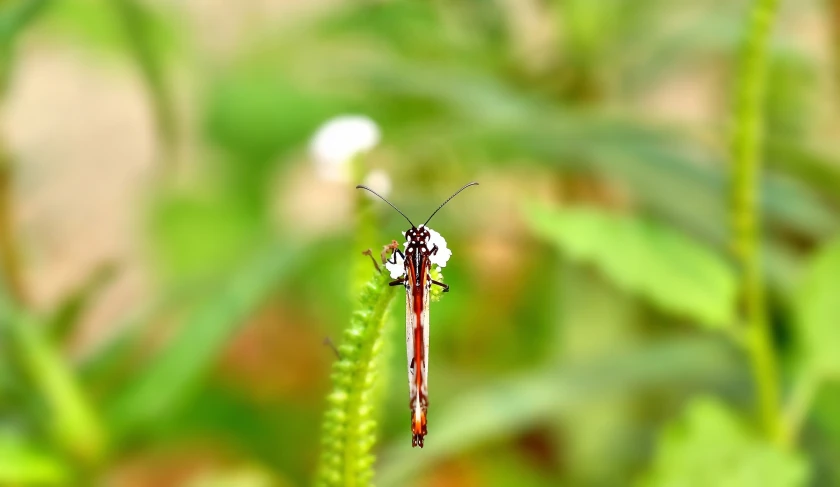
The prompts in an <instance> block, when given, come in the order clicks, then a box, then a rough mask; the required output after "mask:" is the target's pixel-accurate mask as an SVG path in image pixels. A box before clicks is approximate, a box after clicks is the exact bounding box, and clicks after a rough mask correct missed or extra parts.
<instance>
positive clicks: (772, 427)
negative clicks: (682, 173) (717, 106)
mask: <svg viewBox="0 0 840 487" xmlns="http://www.w3.org/2000/svg"><path fill="white" fill-rule="evenodd" d="M776 9H777V0H755V1H754V2H753V6H752V10H751V14H750V21H749V24H748V29H747V38H746V42H745V43H744V47H743V52H742V54H741V59H740V67H741V69H740V73H739V77H738V80H737V91H736V100H735V101H736V106H735V131H734V134H733V141H732V159H733V160H732V164H733V170H734V183H733V207H732V211H733V225H734V251H735V255H736V258H737V260H738V262H739V264H740V267H741V269H740V271H741V282H742V292H743V312H744V321H745V322H746V326H747V332H746V338H747V350H748V353H749V355H750V360H751V363H752V370H753V375H754V379H755V383H756V388H757V390H758V407H759V412H760V418H761V423H762V428H763V430H764V432H765V434H766V436H767V437H768V438H771V439H777V434H778V425H779V390H778V383H777V380H778V373H777V366H776V356H775V352H774V350H773V346H772V341H771V337H770V331H769V321H768V319H767V312H766V306H765V296H764V283H763V277H762V273H761V254H760V248H759V240H760V229H759V214H758V213H759V205H758V199H759V195H758V188H759V170H760V166H761V163H760V148H761V139H762V126H763V113H762V106H763V102H764V94H765V88H766V84H767V50H768V43H769V38H770V33H771V27H772V25H773V20H774V18H775V14H776Z"/></svg>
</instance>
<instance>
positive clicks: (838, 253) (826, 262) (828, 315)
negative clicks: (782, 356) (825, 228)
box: [794, 240, 840, 378]
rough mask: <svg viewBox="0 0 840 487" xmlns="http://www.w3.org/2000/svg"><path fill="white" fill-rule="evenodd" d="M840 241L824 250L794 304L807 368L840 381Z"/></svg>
mask: <svg viewBox="0 0 840 487" xmlns="http://www.w3.org/2000/svg"><path fill="white" fill-rule="evenodd" d="M838 296H840V241H839V240H834V241H832V242H830V243H828V244H826V245H825V247H823V248H822V249H821V250H820V251H819V253H817V254H816V255H815V256H814V257H813V258H812V259H811V261H810V263H809V265H808V267H807V269H806V270H805V273H804V276H803V279H802V282H801V284H800V286H799V289H798V292H797V294H796V299H795V301H794V312H795V317H796V325H797V330H798V332H799V338H800V342H801V343H800V344H801V348H802V352H803V356H802V359H803V361H804V366H805V367H806V368H807V369H810V370H811V371H812V372H814V373H817V374H819V375H827V376H831V377H835V378H840V354H838V350H840V326H838V322H837V317H838V316H840V299H838Z"/></svg>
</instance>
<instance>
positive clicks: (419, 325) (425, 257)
mask: <svg viewBox="0 0 840 487" xmlns="http://www.w3.org/2000/svg"><path fill="white" fill-rule="evenodd" d="M477 185H478V183H476V182H472V183H469V184H467V185H465V186H463V187H462V188H461V189H459V190H458V191H456V192H455V194H453V195H452V196H450V197H449V198H447V199H446V201H444V202H443V203H442V204H441V205H440V206H439V207H438V208H437V210H435V211H434V213H432V215H431V216H429V218H428V219H427V220H426V223H424V224H422V225H420V226H419V227H418V226H415V225H414V223H412V222H411V220H409V218H408V217H407V216H405V213H403V212H402V211H400V210H399V208H397V207H396V206H394V205H393V204H392V203H391V202H390V201H388V200H386V199H385V198H383V197H382V196H381V195H379V194H378V193H376V192H375V191H374V190H372V189H370V188H368V187H367V186H362V185H359V186H356V188H358V189H365V190H368V191H370V192H371V193H373V194H375V195H376V196H378V197H379V198H381V199H382V200H383V201H384V202H386V203H388V204H389V205H391V207H392V208H394V209H395V210H397V212H398V213H399V214H400V215H402V216H403V218H405V219H406V220H407V221H408V223H409V224H410V225H411V228H409V229H408V230H407V231H406V232H405V236H406V239H407V241H406V242H405V254H403V253H402V252H401V251H400V249H399V248H396V249H394V253H393V254H391V258H390V259H389V260H388V262H387V263H386V268H387V269H388V270H389V271H390V272H391V278H395V280H394V281H392V282H391V286H398V285H400V284H402V285H404V286H405V343H406V351H407V352H408V389H409V406H408V407H409V409H410V410H411V446H419V447H420V448H423V439H424V437H425V436H426V411H427V410H428V408H429V399H428V384H429V383H428V381H429V293H430V292H431V288H432V284H435V285H437V286H440V287H441V288H443V292H448V291H449V286H448V285H446V284H444V283H442V282H439V281H436V280H434V279H432V275H431V269H432V264H435V265H438V266H440V267H443V266H445V265H446V262H447V261H448V260H449V256H450V255H452V252H451V251H450V250H449V249H448V248H447V247H446V240H444V239H443V237H441V236H440V234H439V233H437V232H436V231H434V230H432V229H431V228H429V227H428V226H427V225H428V224H429V221H430V220H431V219H432V217H433V216H435V214H436V213H437V212H438V211H440V209H441V208H443V206H444V205H445V204H447V203H449V200H451V199H452V198H454V197H455V196H456V195H457V194H458V193H460V192H461V191H463V190H465V189H467V188H469V187H470V186H477ZM398 258H399V259H398Z"/></svg>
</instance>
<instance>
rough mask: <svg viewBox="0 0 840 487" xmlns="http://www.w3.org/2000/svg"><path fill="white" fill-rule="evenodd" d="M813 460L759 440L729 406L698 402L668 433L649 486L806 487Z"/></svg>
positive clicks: (660, 445) (715, 402)
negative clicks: (803, 486)
mask: <svg viewBox="0 0 840 487" xmlns="http://www.w3.org/2000/svg"><path fill="white" fill-rule="evenodd" d="M808 477H809V467H808V464H807V462H806V461H805V460H804V459H802V458H801V457H799V456H796V455H795V454H794V453H791V452H786V451H782V450H780V449H778V448H776V447H774V446H772V445H770V444H767V443H764V442H762V441H760V440H758V439H757V438H755V437H753V436H752V434H751V432H750V431H749V430H748V429H747V428H745V427H744V426H743V425H742V424H741V423H740V421H739V420H738V418H737V417H735V416H734V415H733V414H732V413H731V412H730V411H729V410H728V409H727V408H726V407H725V406H724V405H722V404H720V403H718V402H717V401H715V400H711V399H701V400H697V401H695V402H693V403H692V404H691V405H690V406H689V408H688V410H687V411H686V414H685V416H684V417H682V418H681V419H680V420H679V421H677V422H676V423H675V424H672V425H670V426H668V427H667V428H666V429H665V432H664V434H663V435H662V437H661V439H660V442H659V446H658V451H657V454H656V459H655V461H654V465H653V469H652V471H651V472H650V473H649V475H648V476H647V477H646V478H645V479H644V480H643V482H642V483H641V484H642V485H644V486H647V487H659V486H663V487H664V486H673V485H680V486H685V487H691V486H697V487H700V486H704V487H705V486H708V485H714V486H718V487H728V486H732V487H736V486H737V487H750V486H761V487H787V486H799V485H806V484H807V482H808Z"/></svg>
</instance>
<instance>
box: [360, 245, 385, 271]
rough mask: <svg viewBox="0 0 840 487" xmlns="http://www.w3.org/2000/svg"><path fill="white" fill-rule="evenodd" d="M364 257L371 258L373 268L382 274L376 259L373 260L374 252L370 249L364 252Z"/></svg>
mask: <svg viewBox="0 0 840 487" xmlns="http://www.w3.org/2000/svg"><path fill="white" fill-rule="evenodd" d="M362 255H367V256H370V261H371V262H373V267H375V268H376V272H378V273H380V274H382V269H380V268H379V264H377V263H376V259H374V258H373V252H371V251H370V249H367V250H365V251H364V252H362Z"/></svg>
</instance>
